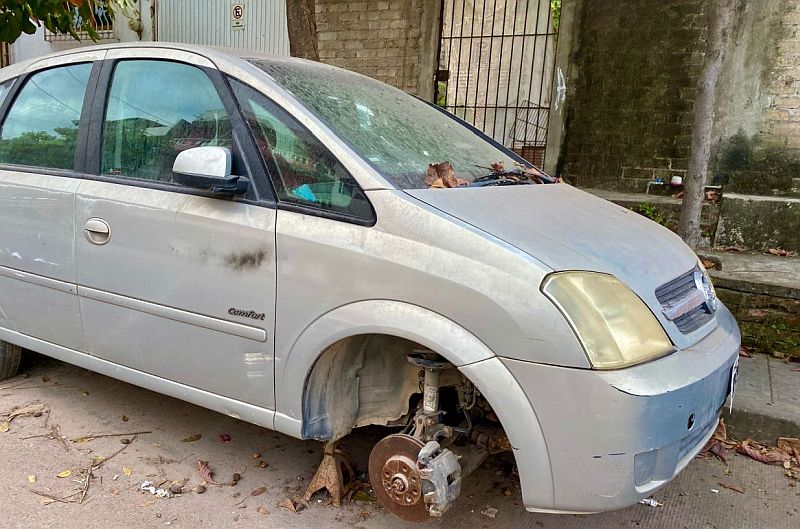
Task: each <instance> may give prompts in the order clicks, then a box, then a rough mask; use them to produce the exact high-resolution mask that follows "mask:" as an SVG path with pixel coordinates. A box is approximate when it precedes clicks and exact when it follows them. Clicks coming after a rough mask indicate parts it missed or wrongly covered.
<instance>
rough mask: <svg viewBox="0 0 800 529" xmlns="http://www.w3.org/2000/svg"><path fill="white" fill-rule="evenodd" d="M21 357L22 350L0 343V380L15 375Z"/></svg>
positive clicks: (9, 344) (12, 345)
mask: <svg viewBox="0 0 800 529" xmlns="http://www.w3.org/2000/svg"><path fill="white" fill-rule="evenodd" d="M21 356H22V349H21V348H20V347H19V346H18V345H14V344H11V343H8V342H3V341H0V380H5V379H7V378H11V377H13V376H15V375H16V374H17V371H18V370H19V359H20V357H21Z"/></svg>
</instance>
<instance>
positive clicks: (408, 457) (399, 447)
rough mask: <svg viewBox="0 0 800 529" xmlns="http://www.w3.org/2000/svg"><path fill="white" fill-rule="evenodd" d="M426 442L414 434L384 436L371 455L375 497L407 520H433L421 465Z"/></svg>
mask: <svg viewBox="0 0 800 529" xmlns="http://www.w3.org/2000/svg"><path fill="white" fill-rule="evenodd" d="M423 446H424V445H423V443H422V441H420V440H419V439H417V438H415V437H411V436H410V435H404V434H393V435H389V436H387V437H384V438H383V439H381V440H380V441H378V443H377V444H376V445H375V447H374V448H373V449H372V453H371V454H370V455H369V481H370V483H371V484H372V489H373V491H374V492H375V497H376V498H377V499H378V501H379V502H380V503H381V505H383V506H384V507H386V509H387V510H388V511H390V512H391V513H392V514H394V515H395V516H397V517H399V518H401V519H403V520H405V521H407V522H424V521H426V520H429V519H430V514H429V513H428V509H427V507H426V506H425V499H424V497H423V491H422V477H421V476H420V473H419V469H418V468H417V454H419V451H420V449H422V447H423Z"/></svg>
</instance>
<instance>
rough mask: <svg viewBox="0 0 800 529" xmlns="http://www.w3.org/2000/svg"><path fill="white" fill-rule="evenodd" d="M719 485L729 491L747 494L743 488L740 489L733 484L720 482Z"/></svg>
mask: <svg viewBox="0 0 800 529" xmlns="http://www.w3.org/2000/svg"><path fill="white" fill-rule="evenodd" d="M717 485H719V486H720V487H724V488H726V489H728V490H732V491H734V492H738V493H739V494H744V493H745V490H744V489H743V488H742V487H740V486H738V485H734V484H733V483H727V482H724V481H720V482H719V483H717Z"/></svg>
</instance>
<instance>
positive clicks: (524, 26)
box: [509, 0, 541, 149]
mask: <svg viewBox="0 0 800 529" xmlns="http://www.w3.org/2000/svg"><path fill="white" fill-rule="evenodd" d="M531 2H536V3H537V4H538V5H541V0H526V2H525V15H523V19H522V32H523V33H525V31H526V30H527V29H528V10H529V9H530V7H531ZM521 38H522V46H521V49H520V58H519V74H518V75H517V95H516V98H515V99H516V101H517V103H519V89H520V88H521V87H522V76H523V74H524V73H525V66H524V63H525V43H526V42H527V40H528V39H527V37H521ZM511 45H512V46H513V45H514V41H511ZM531 77H533V64H531ZM509 81H511V72H510V71H509ZM511 130H512V132H511V148H512V149H513V148H514V144H515V141H516V138H515V137H514V136H515V132H516V130H517V113H516V112H515V113H514V122H513V123H512V125H511ZM523 143H524V140H523Z"/></svg>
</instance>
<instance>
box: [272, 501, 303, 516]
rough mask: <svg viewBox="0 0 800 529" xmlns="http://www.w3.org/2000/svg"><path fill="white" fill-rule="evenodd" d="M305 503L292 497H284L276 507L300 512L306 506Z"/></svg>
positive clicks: (296, 512)
mask: <svg viewBox="0 0 800 529" xmlns="http://www.w3.org/2000/svg"><path fill="white" fill-rule="evenodd" d="M306 506H307V504H306V503H305V502H300V501H295V500H293V499H292V498H284V499H283V500H282V501H281V502H280V503H279V504H278V507H283V508H284V509H288V510H290V511H292V512H293V513H295V514H300V511H302V510H303V509H304V508H306Z"/></svg>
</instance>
